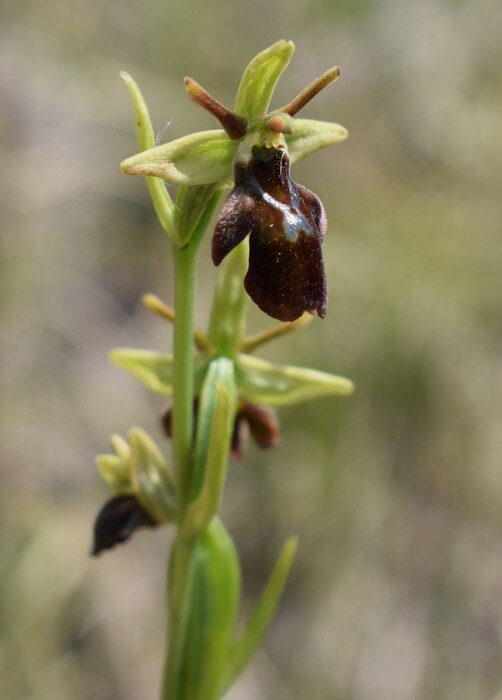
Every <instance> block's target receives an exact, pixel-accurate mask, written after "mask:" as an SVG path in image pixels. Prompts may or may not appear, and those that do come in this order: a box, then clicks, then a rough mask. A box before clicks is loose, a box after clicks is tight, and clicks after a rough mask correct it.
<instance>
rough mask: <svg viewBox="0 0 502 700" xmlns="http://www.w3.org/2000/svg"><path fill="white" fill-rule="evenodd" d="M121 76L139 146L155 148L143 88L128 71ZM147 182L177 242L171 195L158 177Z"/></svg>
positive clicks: (161, 214) (166, 229)
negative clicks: (126, 92)
mask: <svg viewBox="0 0 502 700" xmlns="http://www.w3.org/2000/svg"><path fill="white" fill-rule="evenodd" d="M120 77H121V78H122V80H123V81H124V82H125V84H126V86H127V89H128V90H129V94H130V95H131V99H132V103H133V107H134V114H135V117H136V136H137V139H138V144H139V147H140V149H141V150H142V151H146V150H147V149H149V148H154V146H155V133H154V130H153V126H152V122H151V120H150V115H149V113H148V107H147V106H146V102H145V100H144V98H143V95H142V94H141V90H140V89H139V87H138V85H137V83H136V82H135V81H134V80H133V78H132V77H131V76H130V75H129V74H128V73H125V72H121V73H120ZM146 182H147V185H148V189H149V191H150V196H151V198H152V202H153V206H154V207H155V211H156V213H157V216H158V218H159V221H160V223H161V225H162V228H163V229H164V230H165V231H166V233H167V234H168V235H169V236H170V238H171V239H172V240H173V243H177V236H176V233H175V229H174V227H173V214H174V205H173V202H172V200H171V197H170V196H169V194H168V193H167V191H166V188H165V186H164V184H163V183H162V182H161V181H160V180H159V179H158V178H150V177H149V178H147V181H146Z"/></svg>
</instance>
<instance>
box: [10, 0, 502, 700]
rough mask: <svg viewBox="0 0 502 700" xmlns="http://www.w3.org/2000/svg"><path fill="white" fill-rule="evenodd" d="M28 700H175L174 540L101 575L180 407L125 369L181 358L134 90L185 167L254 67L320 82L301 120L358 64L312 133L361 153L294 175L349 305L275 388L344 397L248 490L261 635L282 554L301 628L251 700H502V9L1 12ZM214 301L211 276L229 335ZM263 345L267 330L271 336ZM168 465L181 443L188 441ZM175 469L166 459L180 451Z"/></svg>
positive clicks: (155, 538)
mask: <svg viewBox="0 0 502 700" xmlns="http://www.w3.org/2000/svg"><path fill="white" fill-rule="evenodd" d="M0 17H1V20H0V94H1V97H0V104H1V106H0V139H1V144H0V177H1V179H2V182H1V186H0V208H1V221H2V226H1V250H0V254H1V256H2V268H1V269H2V272H1V277H0V282H1V291H2V293H1V296H0V313H1V319H2V324H1V337H0V344H1V351H0V352H1V357H2V373H1V375H2V387H1V397H2V403H1V427H0V528H1V529H0V697H1V698H2V700H68V699H69V698H72V700H139V699H140V698H141V700H156V698H157V691H158V685H159V680H160V667H161V654H162V643H163V635H164V618H163V615H164V613H163V596H164V573H165V571H164V568H165V563H164V562H165V558H166V553H167V551H168V547H169V541H170V537H171V533H170V532H169V530H168V529H163V530H159V531H157V532H155V533H150V532H141V533H138V534H137V535H136V536H135V537H134V539H133V540H132V541H131V542H130V543H129V544H128V545H127V546H126V547H123V548H119V549H117V550H115V551H113V552H111V553H108V554H105V555H104V556H102V557H101V558H99V559H98V560H92V559H90V558H89V556H88V553H89V547H90V532H91V524H92V521H93V518H94V515H95V513H96V511H97V509H98V508H99V506H100V505H101V503H102V502H103V501H104V500H105V499H106V498H107V497H108V491H107V489H106V487H105V485H104V484H102V483H101V481H100V479H99V477H98V475H97V472H96V470H95V468H94V456H95V454H97V453H99V452H102V451H105V450H106V448H107V441H108V436H109V434H110V433H111V432H119V433H122V434H123V433H124V432H126V431H127V429H128V428H129V427H130V426H131V425H134V424H140V425H142V426H143V427H144V428H145V429H147V430H149V431H150V432H152V433H153V434H154V435H156V436H157V437H159V431H158V428H157V422H158V413H159V410H160V408H161V406H162V401H161V400H159V397H155V396H151V395H149V394H147V392H146V391H144V390H143V389H142V387H141V386H139V385H138V384H136V383H135V382H134V380H133V379H130V378H128V377H127V376H125V375H123V374H121V373H120V372H119V370H117V369H115V368H113V367H111V366H110V365H109V364H108V363H107V358H106V354H107V351H108V349H109V348H110V347H113V346H117V345H126V344H128V345H131V346H133V347H145V348H157V349H162V348H168V347H169V345H170V331H169V329H167V328H166V327H165V326H164V325H163V324H162V322H160V321H158V320H156V319H155V318H153V317H150V316H149V315H148V314H147V312H146V311H144V310H143V309H142V307H141V304H140V303H139V297H140V295H141V294H142V293H144V292H146V291H151V292H154V293H156V294H158V295H160V296H161V297H163V298H165V299H166V300H167V301H169V300H170V299H171V298H172V294H171V267H170V259H169V251H168V247H167V243H166V240H165V239H164V237H163V234H162V233H161V231H160V228H159V226H158V224H157V222H156V220H155V217H154V215H153V213H152V209H151V207H150V204H149V201H148V197H147V192H146V187H145V185H144V183H143V182H141V180H140V179H136V178H127V177H125V176H123V175H121V174H120V172H119V169H118V163H119V162H120V160H121V159H123V158H124V157H126V156H128V155H131V154H133V153H134V152H135V151H136V145H135V136H134V128H133V118H132V111H131V105H130V102H129V97H128V95H127V92H126V89H125V87H124V85H123V84H122V82H121V81H120V80H119V77H118V71H119V70H120V69H124V70H127V71H129V72H130V73H132V74H133V76H134V77H135V78H136V79H137V80H138V82H139V84H140V85H141V87H142V89H143V91H144V94H145V96H146V98H147V100H148V103H149V105H150V109H151V114H152V118H153V120H154V123H155V127H156V129H157V130H158V132H159V135H161V138H162V139H163V140H168V139H171V138H175V137H177V136H181V135H183V134H185V133H188V132H189V131H191V130H197V129H204V128H213V127H214V124H213V123H212V121H211V118H210V117H209V116H208V115H206V114H205V113H204V112H203V111H202V110H200V109H197V108H196V107H195V106H194V105H192V104H191V103H190V102H189V101H188V100H187V99H186V97H185V95H184V92H183V87H182V78H183V76H184V75H186V74H188V75H192V76H193V77H194V78H195V79H197V80H198V81H200V82H201V83H202V84H203V85H204V86H205V87H206V88H207V89H208V90H210V91H211V92H213V93H214V94H215V96H217V97H218V98H219V99H221V100H222V101H223V102H226V103H231V102H232V96H233V95H234V93H235V90H236V88H237V85H238V81H239V78H240V74H241V72H242V70H243V68H244V67H245V65H246V63H247V62H248V60H249V59H250V58H251V57H252V56H253V55H254V54H255V53H256V52H257V51H259V50H261V49H262V48H264V47H265V46H267V45H268V44H270V43H272V42H273V41H275V40H277V39H279V38H286V39H293V40H294V41H295V42H296V45H297V52H296V55H295V57H294V59H293V63H292V65H291V67H290V68H289V69H288V71H287V72H286V74H285V75H284V76H283V78H282V80H281V83H280V85H279V88H278V90H277V93H276V97H275V101H274V105H275V106H279V105H280V104H282V103H285V102H287V101H288V100H289V99H290V98H291V97H293V96H294V95H295V94H296V93H297V92H298V91H299V90H300V89H301V88H302V87H303V86H304V85H305V84H306V83H307V82H308V81H309V80H310V79H311V78H312V77H314V76H315V75H317V74H318V73H320V72H321V71H323V70H325V69H326V68H328V67H329V66H331V65H333V64H338V65H340V66H341V68H342V77H341V79H340V80H339V81H338V83H337V84H336V85H335V86H333V87H331V88H329V89H328V90H326V91H325V92H324V93H323V94H322V95H320V96H319V97H318V98H316V100H315V101H314V102H313V103H311V105H309V106H308V108H307V109H306V110H305V116H308V117H312V118H323V119H327V120H333V121H338V122H340V123H341V124H343V125H345V126H346V127H348V129H349V130H350V139H349V140H348V141H347V142H346V143H344V144H342V145H340V146H338V147H336V148H333V149H331V150H326V151H324V152H322V153H319V154H317V155H315V156H313V157H312V158H310V159H309V160H307V161H306V162H304V163H301V164H299V165H298V166H297V167H296V169H295V170H294V172H293V175H294V177H295V179H296V180H298V181H299V182H301V183H303V184H305V185H306V186H308V187H310V188H311V189H313V190H314V191H316V192H317V193H318V194H319V195H320V196H321V198H322V199H323V201H324V203H325V205H326V209H327V212H328V218H329V221H330V228H329V232H328V235H327V240H326V245H325V254H326V264H327V269H328V275H329V284H330V305H329V313H328V317H327V318H326V320H325V321H323V322H320V321H318V320H317V321H314V322H313V323H312V324H311V325H310V326H309V327H308V328H307V329H304V330H303V331H301V333H299V334H297V335H296V336H295V338H294V339H283V340H281V341H279V342H278V343H276V344H275V345H274V346H273V347H272V346H270V347H269V348H267V350H266V352H265V356H266V357H268V358H270V359H275V360H279V361H287V362H291V363H297V364H308V365H311V366H313V367H318V368H320V369H325V370H328V371H333V372H339V373H342V374H345V375H347V376H349V377H351V378H352V379H354V381H355V382H356V384H357V388H358V390H357V393H356V394H355V395H354V396H353V397H352V398H350V399H344V400H332V399H324V400H322V401H317V402H313V403H311V404H305V405H303V406H299V407H294V408H289V409H285V410H282V411H281V412H280V418H281V423H282V442H281V445H280V447H278V448H277V449H276V450H274V451H273V452H268V453H259V452H258V451H257V450H256V449H255V448H254V447H250V449H249V451H248V455H247V458H246V460H245V461H244V462H243V463H241V464H238V465H234V466H233V467H232V471H231V475H230V479H229V483H228V486H227V490H226V496H225V507H224V518H225V521H226V523H227V524H228V527H229V529H230V531H231V532H232V534H233V535H234V537H235V539H236V541H237V543H238V546H239V549H240V552H241V556H242V560H243V568H244V574H245V578H244V581H245V584H244V585H245V599H246V605H247V607H248V608H249V606H250V605H251V603H252V601H253V600H254V599H255V598H256V596H257V595H258V592H259V591H260V589H261V587H262V585H263V583H264V581H265V578H266V576H267V574H268V571H269V570H270V568H271V567H272V565H273V562H274V560H275V557H276V555H277V552H278V551H279V549H280V547H281V544H282V542H283V540H284V539H285V538H286V536H288V535H289V534H291V533H297V534H299V536H300V540H301V542H300V545H301V546H300V550H299V554H298V559H297V561H296V564H295V568H294V571H293V575H292V578H291V581H290V584H289V586H288V589H287V594H286V596H285V598H284V601H283V604H282V606H281V609H280V613H279V615H278V617H277V618H276V620H275V624H274V626H273V628H272V630H271V631H270V633H269V634H268V636H267V638H266V643H265V645H264V647H263V649H262V650H261V651H260V652H259V653H258V655H257V656H256V657H255V659H254V662H253V664H252V666H251V667H250V668H249V669H248V671H247V672H246V673H245V675H244V676H243V677H242V679H241V680H240V682H239V683H238V685H237V686H235V688H234V689H233V690H232V691H231V692H230V693H229V696H228V697H229V699H230V700H261V699H262V698H274V700H297V699H304V698H308V699H309V700H495V699H496V698H499V697H500V696H499V695H498V693H499V692H500V688H501V687H502V540H501V533H502V528H501V517H502V478H501V470H502V463H501V453H502V430H501V422H502V401H501V392H502V373H501V370H502V359H501V357H502V354H501V345H502V294H501V292H502V283H501V272H500V271H501V265H502V242H501V241H502V238H501V220H502V197H501V191H502V73H501V70H500V66H501V64H502V42H501V40H500V32H501V27H502V5H501V4H500V2H499V1H498V0H483V2H479V1H478V0H425V1H424V2H421V1H419V0H415V1H412V0H408V1H403V0H384V1H382V2H378V1H377V0H373V1H371V0H352V1H351V0H338V1H337V0H310V1H309V0H290V1H288V2H283V3H270V2H265V1H264V0H257V1H255V2H249V3H244V2H232V1H231V0H214V1H213V2H204V3H202V2H199V3H198V2H195V1H194V0H184V1H183V2H174V0H130V1H129V2H120V1H119V0H108V1H107V2H98V1H97V0H90V1H88V2H83V1H82V0H81V1H80V2H78V1H77V0H74V1H73V2H72V1H70V2H61V0H59V1H58V0H45V1H44V2H36V1H35V0H3V3H2V7H1V10H0ZM213 282H214V272H213V270H212V268H211V265H210V263H209V259H208V256H206V259H205V261H204V262H203V265H202V269H201V277H200V287H199V288H200V292H201V299H202V300H201V302H200V304H199V306H198V309H197V318H198V321H199V323H200V324H201V325H204V324H205V322H206V319H207V314H208V302H207V298H208V296H209V295H210V292H211V287H212V284H213ZM250 322H251V327H252V329H253V330H257V329H259V328H260V327H261V325H263V324H264V323H268V321H266V320H265V319H264V318H263V317H262V316H261V315H260V314H259V313H258V312H256V311H254V310H253V311H252V313H251V314H250ZM160 439H161V438H160ZM166 448H167V445H166Z"/></svg>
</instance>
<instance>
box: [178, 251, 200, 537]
mask: <svg viewBox="0 0 502 700" xmlns="http://www.w3.org/2000/svg"><path fill="white" fill-rule="evenodd" d="M197 250H198V244H197V242H195V245H194V244H192V243H190V244H188V245H187V246H185V247H184V248H177V249H176V248H175V249H174V300H175V309H176V320H175V323H174V372H173V375H174V380H173V452H174V463H175V468H176V479H177V492H178V514H177V516H178V517H177V519H178V526H179V527H180V526H181V524H182V523H183V518H184V514H185V511H186V508H187V506H188V497H189V487H190V477H191V472H192V438H193V349H192V346H193V306H194V296H195V278H196V268H197Z"/></svg>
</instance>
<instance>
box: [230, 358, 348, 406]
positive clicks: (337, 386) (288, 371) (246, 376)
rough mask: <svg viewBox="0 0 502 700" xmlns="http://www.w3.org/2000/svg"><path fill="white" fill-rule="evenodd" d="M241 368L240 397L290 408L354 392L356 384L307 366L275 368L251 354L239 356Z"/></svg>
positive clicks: (239, 373)
mask: <svg viewBox="0 0 502 700" xmlns="http://www.w3.org/2000/svg"><path fill="white" fill-rule="evenodd" d="M237 368H238V374H237V381H238V386H239V396H240V397H241V398H243V399H244V400H245V401H250V402H251V403H257V404H260V403H261V404H265V405H267V406H287V405H290V404H295V403H300V402H301V401H308V400H309V399H315V398H318V397H320V396H330V395H342V396H344V395H348V394H351V393H352V392H353V391H354V384H353V383H352V382H351V381H350V379H345V377H339V376H338V375H336V374H328V373H327V372H320V371H319V370H315V369H309V368H306V367H294V366H292V365H275V364H272V363H270V362H266V361H265V360H259V359H258V358H256V357H252V356H251V355H244V354H242V355H239V356H238V358H237Z"/></svg>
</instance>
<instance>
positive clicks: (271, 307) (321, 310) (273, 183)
mask: <svg viewBox="0 0 502 700" xmlns="http://www.w3.org/2000/svg"><path fill="white" fill-rule="evenodd" d="M234 179H235V186H234V188H233V190H232V191H231V192H230V194H229V196H228V199H227V201H226V204H225V206H224V208H223V211H222V212H221V214H220V217H219V219H218V221H217V223H216V228H215V231H214V235H213V244H212V256H213V262H214V263H215V265H219V264H220V262H221V261H222V260H223V258H224V257H225V256H226V255H227V254H228V253H229V252H230V251H231V250H232V249H233V248H235V246H236V245H238V244H239V243H240V242H241V241H242V240H243V239H244V238H245V237H246V236H247V235H248V234H249V235H250V239H249V245H250V249H249V268H248V272H247V274H246V278H245V280H244V284H245V287H246V290H247V292H248V294H249V295H250V297H251V298H252V299H253V301H254V302H255V303H256V304H257V305H258V306H259V307H260V309H262V311H264V312H265V313H267V314H268V315H269V316H272V317H273V318H277V319H279V320H280V321H294V320H296V319H297V318H299V317H300V316H301V315H302V314H303V313H304V311H309V312H310V313H317V314H318V315H319V316H320V317H321V318H324V317H325V315H326V306H327V296H328V295H327V286H326V277H325V274H324V263H323V259H322V248H321V244H322V239H323V236H324V232H325V230H326V216H325V213H324V208H323V206H322V204H321V201H320V199H319V197H317V195H315V194H314V193H313V192H311V191H310V190H308V189H307V188H306V187H302V186H301V185H297V184H295V183H294V182H292V180H291V178H290V175H289V157H288V155H287V153H286V152H285V151H284V150H282V149H280V148H272V147H267V146H264V145H262V146H254V147H253V149H252V156H251V158H250V159H249V161H247V162H245V163H243V162H237V163H236V164H235V168H234Z"/></svg>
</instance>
